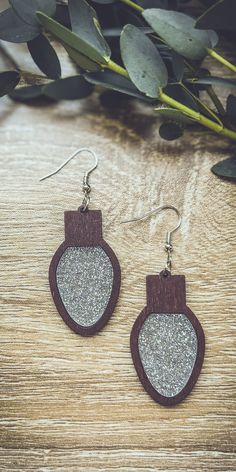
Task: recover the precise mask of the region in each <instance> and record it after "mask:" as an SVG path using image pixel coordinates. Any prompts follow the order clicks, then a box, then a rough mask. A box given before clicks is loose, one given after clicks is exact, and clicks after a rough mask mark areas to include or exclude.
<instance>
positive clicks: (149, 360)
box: [125, 205, 205, 406]
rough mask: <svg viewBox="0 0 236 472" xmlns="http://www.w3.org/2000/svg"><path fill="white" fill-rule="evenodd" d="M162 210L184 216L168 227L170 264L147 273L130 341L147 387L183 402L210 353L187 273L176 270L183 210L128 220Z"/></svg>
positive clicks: (159, 397) (166, 401) (162, 399)
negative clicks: (190, 300)
mask: <svg viewBox="0 0 236 472" xmlns="http://www.w3.org/2000/svg"><path fill="white" fill-rule="evenodd" d="M162 210H174V211H175V212H176V214H177V215H178V218H179V221H178V224H177V226H176V227H175V228H174V230H172V231H171V232H168V233H167V238H166V245H165V249H166V252H167V263H166V267H165V269H164V270H163V271H162V272H161V273H160V274H159V275H148V276H147V278H146V290H147V305H146V307H145V308H144V309H143V311H142V312H141V313H140V315H139V316H138V318H137V319H136V321H135V323H134V326H133V328H132V332H131V337H130V346H131V353H132V358H133V362H134V366H135V369H136V371H137V374H138V377H139V379H140V381H141V383H142V385H143V387H144V388H145V390H146V392H147V393H149V395H150V396H151V397H152V398H153V399H154V400H155V401H156V402H158V403H160V404H161V405H165V406H171V405H176V404H177V403H180V402H181V401H182V400H183V399H184V398H185V397H186V396H187V395H188V394H189V393H190V392H191V390H192V389H193V387H194V385H195V383H196V381H197V379H198V376H199V374H200V371H201V367H202V363H203V359H204V350H205V339H204V332H203V329H202V327H201V324H200V322H199V321H198V319H197V318H196V316H195V315H194V313H193V312H192V311H191V310H190V308H188V307H187V305H186V290H185V277H184V276H183V275H172V274H171V254H172V251H173V246H172V242H171V239H172V234H173V233H174V232H175V231H176V230H177V229H178V228H179V227H180V225H181V216H180V214H179V211H178V210H177V209H176V208H175V207H173V206H171V205H166V206H163V207H160V208H157V209H155V210H153V211H151V212H149V213H148V214H147V215H144V216H143V217H141V218H134V219H133V220H129V221H126V222H132V221H138V220H140V219H144V218H147V217H148V216H150V215H151V214H153V213H159V212H161V211H162ZM126 222H125V223H126Z"/></svg>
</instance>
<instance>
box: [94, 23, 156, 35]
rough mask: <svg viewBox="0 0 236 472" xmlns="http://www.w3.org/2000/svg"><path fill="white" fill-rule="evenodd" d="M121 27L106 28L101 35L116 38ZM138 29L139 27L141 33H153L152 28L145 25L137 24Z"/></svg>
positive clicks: (119, 33)
mask: <svg viewBox="0 0 236 472" xmlns="http://www.w3.org/2000/svg"><path fill="white" fill-rule="evenodd" d="M122 29H123V28H122V27H120V28H118V27H116V28H106V29H104V30H103V36H107V37H110V38H117V37H120V35H121V32H122ZM138 29H140V30H141V31H142V32H143V33H145V34H151V33H153V29H152V28H149V27H146V26H138Z"/></svg>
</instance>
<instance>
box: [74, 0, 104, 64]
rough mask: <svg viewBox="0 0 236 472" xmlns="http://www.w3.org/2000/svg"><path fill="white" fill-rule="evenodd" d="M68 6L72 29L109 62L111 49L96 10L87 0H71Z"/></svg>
mask: <svg viewBox="0 0 236 472" xmlns="http://www.w3.org/2000/svg"><path fill="white" fill-rule="evenodd" d="M68 6H69V12H70V19H71V26H72V31H73V32H74V33H75V34H77V35H78V36H79V37H80V38H81V39H82V40H83V41H84V42H85V43H87V44H89V45H90V46H91V47H92V48H94V49H95V50H96V51H97V52H98V54H100V55H101V57H102V58H104V59H105V61H106V62H108V61H109V59H110V57H111V50H110V48H109V46H108V44H107V42H106V41H105V39H104V37H103V35H102V31H101V28H100V25H99V21H98V17H97V14H96V12H95V10H94V9H93V8H92V7H91V6H90V5H89V4H88V3H87V2H86V1H85V0H69V1H68Z"/></svg>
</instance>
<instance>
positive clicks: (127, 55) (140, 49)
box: [120, 25, 168, 98]
mask: <svg viewBox="0 0 236 472" xmlns="http://www.w3.org/2000/svg"><path fill="white" fill-rule="evenodd" d="M120 47H121V56H122V59H123V62H124V64H125V67H126V69H127V71H128V73H129V76H130V79H131V80H132V82H133V83H134V84H135V85H136V87H137V88H138V89H139V90H140V91H141V92H143V93H145V94H146V95H147V96H148V97H152V98H157V97H158V96H159V93H160V89H161V88H162V87H165V86H166V84H167V81H168V74H167V69H166V66H165V64H164V62H163V60H162V58H161V56H160V54H159V52H158V50H157V48H156V47H155V45H154V44H153V43H152V41H151V40H150V39H149V38H148V37H147V36H145V34H144V33H143V32H142V31H140V30H139V29H138V28H137V27H136V26H133V25H126V26H125V27H124V29H123V31H122V33H121V37H120Z"/></svg>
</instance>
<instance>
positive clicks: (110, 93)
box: [99, 90, 127, 111]
mask: <svg viewBox="0 0 236 472" xmlns="http://www.w3.org/2000/svg"><path fill="white" fill-rule="evenodd" d="M99 101H100V103H101V105H102V106H103V107H104V108H107V109H113V108H115V109H116V111H117V110H118V108H119V107H120V106H121V104H123V103H124V102H125V101H127V97H125V96H124V94H123V93H120V92H116V91H114V90H105V92H102V93H101V94H100V96H99Z"/></svg>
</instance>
